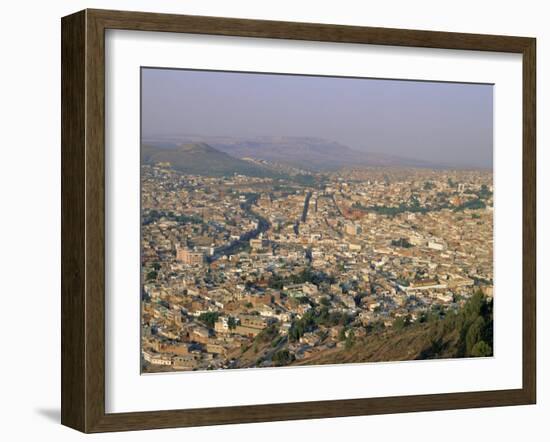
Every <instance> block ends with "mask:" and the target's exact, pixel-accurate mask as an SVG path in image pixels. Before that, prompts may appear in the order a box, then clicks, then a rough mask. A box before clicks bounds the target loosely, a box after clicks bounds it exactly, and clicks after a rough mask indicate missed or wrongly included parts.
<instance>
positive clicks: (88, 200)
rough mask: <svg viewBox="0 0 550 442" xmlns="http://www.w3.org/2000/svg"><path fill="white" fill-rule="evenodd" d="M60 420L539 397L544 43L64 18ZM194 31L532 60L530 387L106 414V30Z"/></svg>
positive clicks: (178, 422) (129, 424)
mask: <svg viewBox="0 0 550 442" xmlns="http://www.w3.org/2000/svg"><path fill="white" fill-rule="evenodd" d="M61 24H62V26H61V28H62V44H61V52H62V130H61V133H62V168H61V169H62V176H61V184H62V196H61V207H62V209H61V214H62V222H61V226H62V269H61V277H62V302H61V320H62V334H61V348H62V370H61V374H62V391H61V399H62V402H61V422H62V423H63V424H64V425H67V426H69V427H72V428H75V429H77V430H80V431H83V432H87V433H88V432H104V431H123V430H142V429H152V428H169V427H185V426H198V425H217V424H230V423H244V422H262V421H280V420H290V419H313V418H327V417H338V416H357V415H369V414H382V413H404V412H412V411H429V410H447V409H460V408H474V407H492V406H505V405H521V404H534V403H535V401H536V322H535V321H536V305H535V302H536V299H535V298H536V297H535V290H536V175H535V173H536V151H535V142H536V139H535V129H536V121H535V115H536V96H535V86H536V85H535V80H536V77H535V65H536V62H535V55H536V40H535V39H534V38H526V37H510V36H496V35H478V34H459V33H449V32H432V31H416V30H405V29H385V28H368V27H356V26H338V25H327V24H312V23H293V22H277V21H264V20H241V19H233V18H217V17H200V16H186V15H170V14H153V13H141V12H123V11H105V10H84V11H81V12H78V13H75V14H73V15H69V16H67V17H64V18H63V19H62V23H61ZM106 29H127V30H141V31H163V32H185V33H195V34H212V35H229V36H244V37H262V38H279V39H292V40H310V41H326V42H342V43H361V44H377V45H391V46H409V47H427V48H443V49H459V50H476V51H497V52H512V53H519V54H522V56H523V386H522V388H519V389H515V390H499V391H477V392H468V393H447V394H430V395H416V396H401V397H382V398H365V399H350V400H334V401H316V402H300V403H286V404H271V405H251V406H232V407H222V408H202V409H189V410H170V411H147V412H136V413H115V414H109V413H106V412H105V327H104V325H105V301H104V293H105V292H104V290H105V270H104V262H105V261H104V260H105V256H104V255H105V226H104V222H105V160H104V157H105V142H104V140H105V104H104V103H105V83H104V81H105V79H104V72H105V30H106Z"/></svg>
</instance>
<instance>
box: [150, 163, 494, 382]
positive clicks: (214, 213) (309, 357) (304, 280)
mask: <svg viewBox="0 0 550 442" xmlns="http://www.w3.org/2000/svg"><path fill="white" fill-rule="evenodd" d="M141 181H142V197H141V198H142V220H141V223H142V226H141V265H142V293H141V300H142V349H141V352H142V370H143V371H144V372H159V371H184V370H208V369H221V368H249V367H274V366H285V365H297V364H299V365H304V364H308V363H309V364H314V363H317V362H316V361H319V360H320V359H319V355H329V356H330V355H331V354H336V353H337V352H338V351H339V350H345V349H346V348H347V347H349V348H351V346H352V344H353V341H354V340H358V339H363V338H365V339H367V338H368V335H369V333H379V332H380V330H392V329H393V330H396V328H397V327H399V328H402V327H403V324H409V323H411V324H414V323H416V322H419V321H422V320H425V315H427V314H428V313H429V312H433V311H442V312H445V311H450V310H457V309H459V308H461V306H463V305H464V303H466V302H467V300H468V299H470V298H471V297H472V296H473V295H474V293H476V292H478V293H479V292H482V293H483V294H484V295H485V297H487V298H492V296H493V293H492V288H493V186H492V172H491V171H484V170H435V169H434V170H431V169H412V168H411V169H401V168H362V169H346V170H339V171H335V172H326V173H318V174H315V173H304V174H303V175H300V179H299V180H295V179H291V178H289V179H276V178H260V177H250V176H244V175H233V176H226V177H207V176H199V175H188V174H187V175H186V174H183V173H181V172H178V171H177V170H174V169H173V168H171V167H170V164H162V163H161V164H155V165H143V166H142V170H141ZM325 360H330V358H328V359H325ZM332 362H338V361H337V360H334V361H332Z"/></svg>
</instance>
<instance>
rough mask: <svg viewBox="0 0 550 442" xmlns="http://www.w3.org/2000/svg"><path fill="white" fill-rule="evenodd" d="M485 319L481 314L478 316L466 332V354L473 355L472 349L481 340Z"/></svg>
mask: <svg viewBox="0 0 550 442" xmlns="http://www.w3.org/2000/svg"><path fill="white" fill-rule="evenodd" d="M484 326H485V320H484V319H483V317H482V316H478V317H477V318H476V320H475V321H474V322H473V324H472V325H470V327H469V328H468V332H467V333H466V354H467V355H468V356H473V355H472V351H473V348H474V346H475V345H476V344H477V343H478V342H479V341H481V338H482V333H483V328H484Z"/></svg>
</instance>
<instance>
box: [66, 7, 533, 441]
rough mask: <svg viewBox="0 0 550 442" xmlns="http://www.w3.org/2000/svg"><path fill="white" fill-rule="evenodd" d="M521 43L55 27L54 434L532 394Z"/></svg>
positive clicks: (169, 23)
mask: <svg viewBox="0 0 550 442" xmlns="http://www.w3.org/2000/svg"><path fill="white" fill-rule="evenodd" d="M535 52H536V49H535V40H534V39H532V38H527V37H511V36H493V35H473V34H457V33H446V32H433V31H415V30H401V29H383V28H368V27H350V26H340V25H327V24H311V23H291V22H275V21H259V20H241V19H234V18H217V17H198V16H183V15H167V14H152V13H139V12H122V11H103V10H85V11H81V12H78V13H76V14H73V15H70V16H68V17H65V18H63V20H62V177H61V179H62V423H63V424H64V425H67V426H70V427H73V428H76V429H78V430H80V431H84V432H102V431H122V430H139V429H150V428H168V427H183V426H195V425H215V424H227V423H240V422H261V421H276V420H289V419H309V418H324V417H337V416H352V415H368V414H381V413H401V412H412V411H429V410H444V409H459V408H472V407H488V406H504V405H525V404H533V403H535V398H536V345H535V330H536V323H535V280H536V275H535V268H536V265H535V264H536V261H535V260H536V248H535V239H536V238H535V227H536V218H535V213H536V206H535V200H536V198H535V196H536V194H535V192H536V190H535V187H536V176H535V171H536V158H535Z"/></svg>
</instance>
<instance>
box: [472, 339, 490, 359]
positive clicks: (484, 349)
mask: <svg viewBox="0 0 550 442" xmlns="http://www.w3.org/2000/svg"><path fill="white" fill-rule="evenodd" d="M471 356H473V357H487V356H493V349H492V348H491V347H490V345H489V344H487V343H486V342H485V341H478V342H477V343H476V344H475V345H474V346H473V347H472V351H471Z"/></svg>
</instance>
